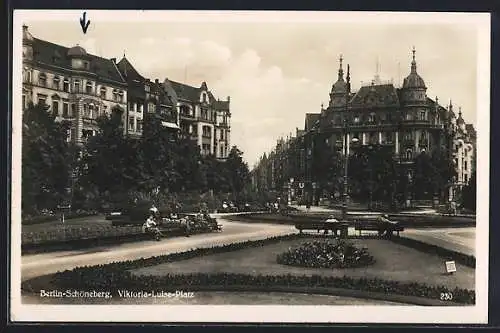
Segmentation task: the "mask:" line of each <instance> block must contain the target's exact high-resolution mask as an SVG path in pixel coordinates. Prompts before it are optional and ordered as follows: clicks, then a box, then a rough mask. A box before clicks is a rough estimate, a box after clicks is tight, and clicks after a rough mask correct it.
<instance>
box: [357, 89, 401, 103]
mask: <svg viewBox="0 0 500 333" xmlns="http://www.w3.org/2000/svg"><path fill="white" fill-rule="evenodd" d="M351 105H352V106H353V107H387V106H399V98H398V93H397V90H396V88H395V87H394V85H392V84H380V85H371V86H364V87H361V88H360V89H359V90H358V92H357V93H356V94H355V95H354V97H353V98H352V100H351Z"/></svg>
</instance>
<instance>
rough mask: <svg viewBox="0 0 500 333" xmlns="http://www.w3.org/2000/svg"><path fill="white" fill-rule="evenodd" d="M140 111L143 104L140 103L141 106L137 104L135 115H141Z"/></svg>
mask: <svg viewBox="0 0 500 333" xmlns="http://www.w3.org/2000/svg"><path fill="white" fill-rule="evenodd" d="M142 109H143V104H142V103H141V104H137V110H136V112H137V113H142Z"/></svg>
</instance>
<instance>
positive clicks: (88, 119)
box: [82, 117, 97, 126]
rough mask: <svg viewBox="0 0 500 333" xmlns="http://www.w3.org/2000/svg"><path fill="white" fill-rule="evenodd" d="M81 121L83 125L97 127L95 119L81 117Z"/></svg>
mask: <svg viewBox="0 0 500 333" xmlns="http://www.w3.org/2000/svg"><path fill="white" fill-rule="evenodd" d="M82 121H83V123H84V124H89V125H95V126H97V119H95V118H85V117H82Z"/></svg>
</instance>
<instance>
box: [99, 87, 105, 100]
mask: <svg viewBox="0 0 500 333" xmlns="http://www.w3.org/2000/svg"><path fill="white" fill-rule="evenodd" d="M99 96H100V97H101V98H102V99H106V87H101V89H99Z"/></svg>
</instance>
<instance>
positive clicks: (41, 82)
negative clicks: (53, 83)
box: [38, 73, 47, 87]
mask: <svg viewBox="0 0 500 333" xmlns="http://www.w3.org/2000/svg"><path fill="white" fill-rule="evenodd" d="M38 84H39V85H40V86H42V87H45V86H46V85H47V76H46V75H45V73H40V74H39V75H38Z"/></svg>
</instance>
